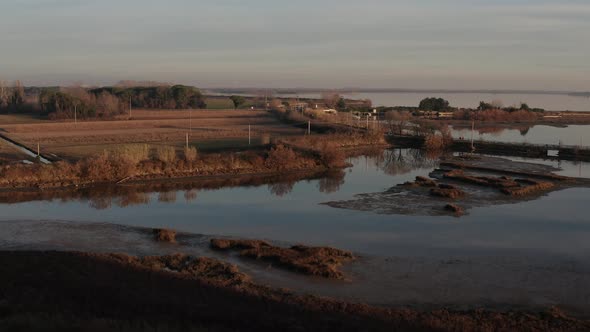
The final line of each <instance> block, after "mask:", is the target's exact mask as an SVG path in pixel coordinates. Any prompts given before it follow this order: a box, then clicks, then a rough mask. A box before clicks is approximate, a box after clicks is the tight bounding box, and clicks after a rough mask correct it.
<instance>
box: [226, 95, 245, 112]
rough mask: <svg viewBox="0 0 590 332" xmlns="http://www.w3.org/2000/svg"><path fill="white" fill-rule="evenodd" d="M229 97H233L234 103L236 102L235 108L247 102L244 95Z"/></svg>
mask: <svg viewBox="0 0 590 332" xmlns="http://www.w3.org/2000/svg"><path fill="white" fill-rule="evenodd" d="M229 99H231V101H232V103H234V109H238V108H239V107H240V106H242V105H243V104H244V103H245V102H246V98H244V97H242V96H236V95H234V96H231V97H229Z"/></svg>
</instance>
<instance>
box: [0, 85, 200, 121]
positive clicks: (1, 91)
mask: <svg viewBox="0 0 590 332" xmlns="http://www.w3.org/2000/svg"><path fill="white" fill-rule="evenodd" d="M130 107H134V108H147V109H187V108H205V107H206V104H205V100H204V97H203V95H202V94H201V91H199V89H197V88H195V87H192V86H185V85H172V86H152V87H102V88H95V89H86V88H82V87H50V88H27V89H25V88H24V87H23V85H22V84H21V83H20V82H19V81H16V82H15V83H14V85H13V86H12V87H8V86H7V85H6V84H5V83H3V82H0V111H8V112H24V111H39V112H41V113H42V114H44V115H47V116H48V117H49V118H50V119H72V118H74V117H78V118H81V119H84V118H110V117H113V116H116V115H119V114H124V113H126V112H128V111H129V108H130Z"/></svg>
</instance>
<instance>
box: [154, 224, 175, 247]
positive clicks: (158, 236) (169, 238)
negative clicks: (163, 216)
mask: <svg viewBox="0 0 590 332" xmlns="http://www.w3.org/2000/svg"><path fill="white" fill-rule="evenodd" d="M153 234H154V239H155V240H156V241H158V242H169V243H176V232H175V231H173V230H170V229H159V228H158V229H154V230H153Z"/></svg>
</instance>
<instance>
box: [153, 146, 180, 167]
mask: <svg viewBox="0 0 590 332" xmlns="http://www.w3.org/2000/svg"><path fill="white" fill-rule="evenodd" d="M156 159H157V160H160V161H162V162H165V163H167V164H171V163H173V162H175V161H176V149H174V147H172V146H159V147H157V148H156Z"/></svg>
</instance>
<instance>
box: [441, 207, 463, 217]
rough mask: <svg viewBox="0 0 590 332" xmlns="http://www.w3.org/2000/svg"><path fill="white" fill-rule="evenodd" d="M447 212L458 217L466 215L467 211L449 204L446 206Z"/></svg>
mask: <svg viewBox="0 0 590 332" xmlns="http://www.w3.org/2000/svg"><path fill="white" fill-rule="evenodd" d="M445 211H449V212H452V213H454V214H455V215H456V216H458V217H460V216H462V215H464V214H465V210H464V209H463V208H462V207H460V206H459V205H457V204H447V205H446V206H445Z"/></svg>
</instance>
